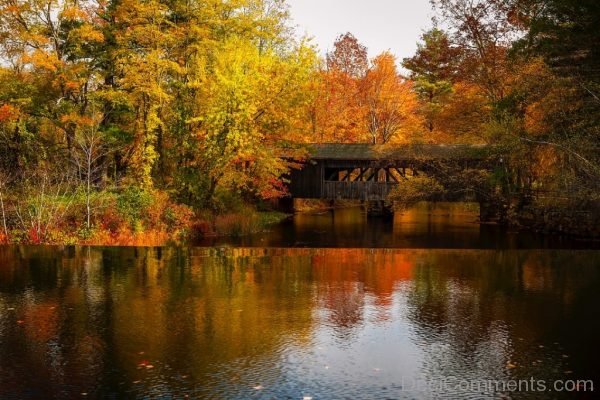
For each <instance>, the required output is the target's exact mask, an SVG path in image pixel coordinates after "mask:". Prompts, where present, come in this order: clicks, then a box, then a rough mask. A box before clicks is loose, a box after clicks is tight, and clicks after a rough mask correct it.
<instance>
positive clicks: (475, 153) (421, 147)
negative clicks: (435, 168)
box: [311, 143, 491, 161]
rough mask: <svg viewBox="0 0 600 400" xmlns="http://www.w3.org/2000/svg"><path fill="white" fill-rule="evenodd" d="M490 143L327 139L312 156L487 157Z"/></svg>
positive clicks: (354, 158)
mask: <svg viewBox="0 0 600 400" xmlns="http://www.w3.org/2000/svg"><path fill="white" fill-rule="evenodd" d="M489 150H491V147H490V146H488V145H465V144H452V145H442V144H412V145H387V144H386V145H372V144H362V143H361V144H354V143H352V144H346V143H326V144H313V145H311V159H313V160H340V161H341V160H344V161H375V160H390V161H403V160H414V159H463V160H464V159H471V160H480V159H485V158H487V157H488V156H489V155H490V154H489Z"/></svg>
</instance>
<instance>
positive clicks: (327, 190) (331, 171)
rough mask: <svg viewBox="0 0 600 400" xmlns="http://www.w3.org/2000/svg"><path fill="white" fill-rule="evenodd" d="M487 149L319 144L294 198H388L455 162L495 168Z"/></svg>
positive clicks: (298, 178) (293, 180)
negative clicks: (406, 184) (404, 185)
mask: <svg viewBox="0 0 600 400" xmlns="http://www.w3.org/2000/svg"><path fill="white" fill-rule="evenodd" d="M489 159H490V148H489V147H488V146H485V145H427V144H422V145H370V144H337V143H336V144H315V145H311V146H310V157H309V159H308V160H307V161H306V163H305V165H304V167H303V168H302V169H298V170H293V171H292V173H291V176H290V187H289V189H290V194H291V197H293V198H306V199H329V200H338V199H353V200H364V201H382V200H385V199H386V197H387V195H388V194H389V193H390V191H391V190H392V189H393V188H394V187H395V186H396V185H398V184H401V183H402V181H403V180H405V179H410V177H411V176H416V175H418V174H419V173H427V171H428V170H429V169H431V168H434V167H435V165H438V164H439V163H443V162H446V163H448V162H450V163H452V164H453V165H456V166H458V167H459V168H476V167H481V165H482V164H484V163H487V164H489Z"/></svg>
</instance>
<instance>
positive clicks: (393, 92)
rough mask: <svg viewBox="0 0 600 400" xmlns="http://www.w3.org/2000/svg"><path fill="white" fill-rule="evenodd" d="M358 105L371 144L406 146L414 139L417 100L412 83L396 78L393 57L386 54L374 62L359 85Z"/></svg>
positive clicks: (415, 134)
mask: <svg viewBox="0 0 600 400" xmlns="http://www.w3.org/2000/svg"><path fill="white" fill-rule="evenodd" d="M361 101H362V104H363V106H364V108H365V121H364V122H365V131H366V133H367V135H368V141H369V142H370V143H372V144H385V143H389V142H407V141H410V140H412V139H414V138H416V137H417V135H418V133H419V130H420V126H419V125H420V121H419V118H418V115H417V109H418V101H417V97H416V95H415V93H414V91H413V86H412V83H411V82H410V81H408V80H406V79H404V78H402V77H401V76H400V75H399V73H398V69H397V67H396V59H395V57H394V56H393V55H392V54H390V53H387V52H386V53H383V54H381V55H379V56H377V57H376V58H375V59H374V60H373V65H372V67H371V68H370V69H369V70H368V72H367V74H366V76H365V78H364V80H363V81H362V82H361Z"/></svg>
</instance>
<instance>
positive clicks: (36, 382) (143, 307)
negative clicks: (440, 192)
mask: <svg viewBox="0 0 600 400" xmlns="http://www.w3.org/2000/svg"><path fill="white" fill-rule="evenodd" d="M315 218H316V219H317V220H318V219H319V218H321V217H315ZM307 221H308V220H305V221H304V222H301V223H299V225H301V224H305V225H304V226H305V227H306V226H307V225H308V226H309V227H310V228H309V229H314V226H315V225H319V223H320V222H318V221H316V220H314V221H313V222H312V223H310V222H307ZM311 224H312V225H311ZM350 225H351V224H350ZM433 225H435V224H433ZM344 226H349V225H348V224H347V225H344ZM407 226H408V225H407ZM407 226H404V227H392V231H393V232H394V233H393V235H392V236H398V237H401V236H402V234H401V233H398V229H400V232H402V230H403V229H404V230H406V229H409V228H408V227H407ZM447 228H448V230H449V236H448V237H449V238H448V237H446V238H444V237H443V235H441V233H440V230H439V229H440V226H439V225H437V226H433V227H432V228H431V229H432V230H433V231H435V232H437V233H436V235H437V238H438V240H441V241H445V242H444V243H462V244H465V243H475V242H477V240H479V243H480V244H481V243H483V242H485V241H482V240H481V238H480V239H476V237H477V235H476V234H475V233H474V232H473V231H469V229H468V228H467V227H466V225H461V223H458V225H457V226H456V225H455V226H454V227H453V225H452V224H449V225H447ZM471 228H472V229H475V228H474V227H471ZM477 228H479V227H478V226H477ZM296 229H297V230H296V232H295V233H290V234H289V235H290V236H289V237H292V236H295V237H298V234H299V233H298V232H302V228H301V227H300V226H296ZM340 229H341V228H340ZM347 229H350V228H347ZM356 229H364V227H363V228H356ZM419 229H420V228H419V227H418V224H416V225H415V227H414V229H413V230H412V231H406V235H405V236H404V237H409V239H404V240H406V241H407V242H406V243H409V242H410V240H416V239H414V238H419V239H418V240H425V239H424V237H426V236H427V235H424V234H423V233H422V232H421V233H419ZM432 230H430V232H431V231H432ZM340 232H343V235H344V237H345V238H346V239H344V240H350V235H349V234H348V232H346V229H341V230H340ZM411 232H412V233H411ZM460 232H463V233H465V235H466V237H467V238H468V239H464V240H467V241H466V242H462V241H461V240H463V239H461V238H462V237H463V236H461V234H460ZM277 234H279V233H277ZM411 235H412V237H413V239H410V237H411ZM323 236H324V234H323ZM330 237H332V238H334V237H336V233H335V232H332V231H330ZM260 239H261V237H258V238H253V239H252V240H256V241H258V242H260V241H261V240H260ZM262 239H264V240H266V237H265V236H263V237H262ZM248 240H250V239H248ZM270 240H272V241H274V240H275V239H273V238H271V239H270ZM331 240H332V241H333V239H331ZM396 240H397V239H396ZM534 240H537V239H534ZM469 241H471V242H469ZM509 242H510V241H508V242H506V243H509ZM437 243H439V242H432V244H433V245H432V246H431V247H432V248H420V249H411V248H398V249H370V248H320V249H316V248H292V247H278V248H274V247H266V246H265V247H253V248H250V247H228V248H225V247H217V248H203V247H188V248H83V247H4V248H0V398H2V399H28V398H31V399H38V398H39V399H54V398H55V399H70V398H76V399H79V398H144V399H146V398H148V399H150V398H166V399H171V398H173V399H175V398H186V396H187V397H189V398H214V399H246V398H256V399H259V398H260V399H272V398H275V399H287V398H290V399H302V398H305V397H306V398H308V397H312V398H313V399H345V398H348V399H396V398H398V399H404V398H406V399H429V398H432V399H433V398H447V399H460V398H473V399H479V398H519V399H520V398H523V399H528V398H532V399H552V398H595V397H594V395H595V393H587V394H585V393H579V394H564V393H563V394H560V393H556V392H544V393H540V392H537V393H535V392H525V391H521V392H514V393H507V392H504V393H499V392H494V391H492V390H485V387H483V389H481V388H480V389H477V388H465V387H458V386H459V385H458V383H459V382H460V380H467V381H470V382H485V381H487V380H500V381H508V380H511V379H512V380H530V379H531V378H534V379H535V380H544V381H545V382H547V384H548V386H551V384H552V383H553V381H554V380H569V379H571V380H576V379H592V380H595V383H596V384H600V359H599V358H598V356H597V351H598V347H599V346H598V345H599V339H598V338H599V337H600V252H599V251H597V250H576V249H552V248H528V249H523V248H502V249H493V248H481V247H486V246H473V248H466V247H465V246H464V245H461V246H458V245H457V246H454V247H455V248H447V249H444V248H438V247H439V246H437V245H436V244H437ZM506 243H505V244H506ZM537 243H539V242H537ZM560 243H562V246H566V244H565V243H564V242H560ZM562 246H561V247H562ZM449 247H452V246H449ZM509 247H510V246H509ZM530 247H531V246H530ZM444 382H446V383H447V385H446V386H442V385H443V383H444ZM453 384H454V386H457V387H453V386H452V385H453Z"/></svg>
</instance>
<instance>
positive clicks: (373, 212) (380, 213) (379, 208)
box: [366, 200, 394, 218]
mask: <svg viewBox="0 0 600 400" xmlns="http://www.w3.org/2000/svg"><path fill="white" fill-rule="evenodd" d="M366 206H367V217H379V218H394V209H393V207H392V206H391V205H390V204H386V202H385V201H382V200H370V201H367V202H366Z"/></svg>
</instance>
